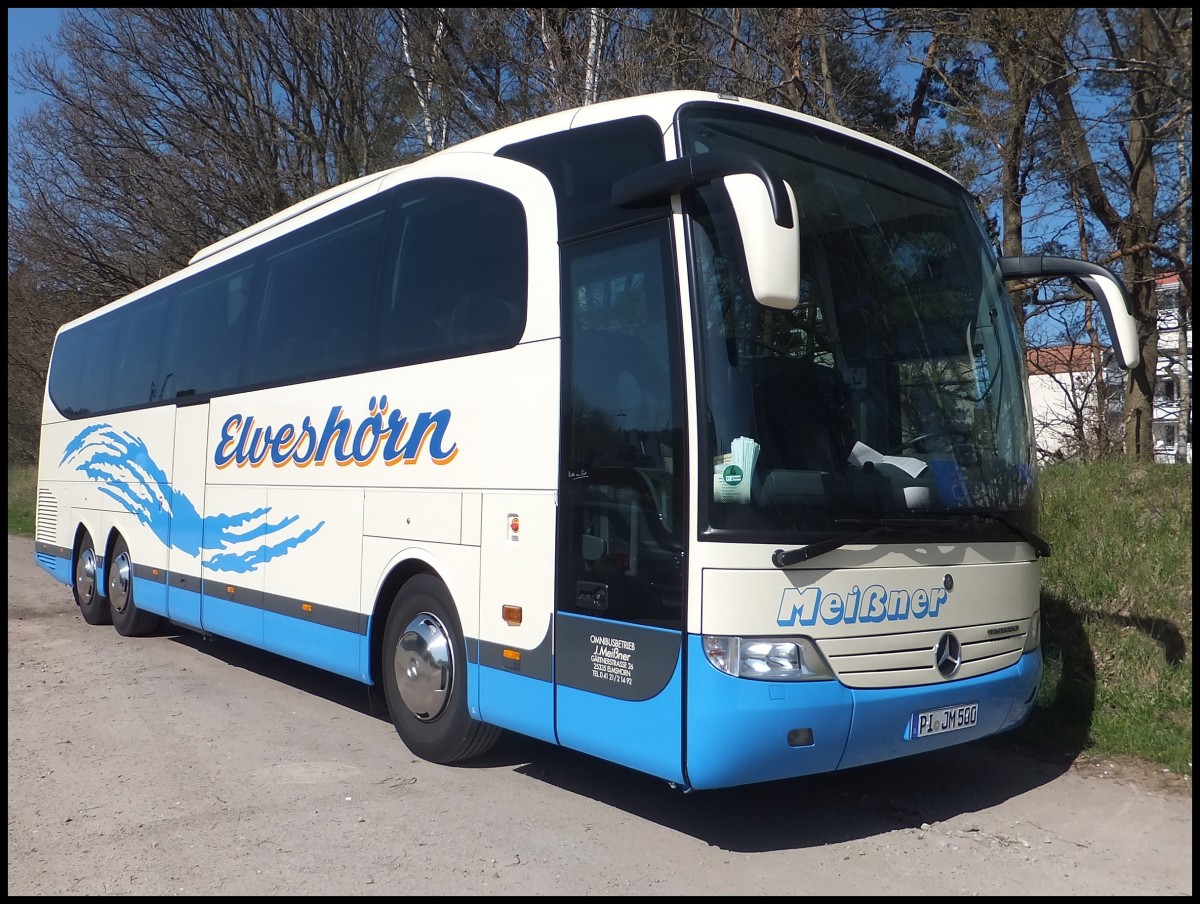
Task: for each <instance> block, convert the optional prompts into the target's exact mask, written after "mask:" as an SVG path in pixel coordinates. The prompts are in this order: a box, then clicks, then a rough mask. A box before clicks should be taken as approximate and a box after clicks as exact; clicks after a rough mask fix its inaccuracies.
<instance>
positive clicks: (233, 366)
mask: <svg viewBox="0 0 1200 904" xmlns="http://www.w3.org/2000/svg"><path fill="white" fill-rule="evenodd" d="M253 274H254V265H253V263H250V262H247V261H245V260H238V261H236V262H233V263H230V264H224V265H222V266H220V267H217V268H215V269H213V270H210V271H206V272H205V273H202V274H200V275H199V276H196V277H193V278H192V279H190V280H188V281H187V282H185V283H181V284H179V286H178V287H177V292H176V294H175V297H174V300H173V302H172V304H171V317H170V324H169V326H168V330H167V335H168V339H167V351H166V354H165V355H164V356H163V363H162V365H161V366H160V372H161V376H160V378H159V380H158V381H157V385H158V387H159V389H158V396H157V398H159V399H166V400H170V399H180V398H188V397H190V396H197V395H208V394H211V393H217V392H227V391H229V390H230V389H233V388H235V387H236V386H237V385H238V382H239V380H240V378H241V361H242V348H243V346H244V345H245V342H246V330H247V324H248V323H249V321H250V316H249V314H250V297H251V291H252V285H253Z"/></svg>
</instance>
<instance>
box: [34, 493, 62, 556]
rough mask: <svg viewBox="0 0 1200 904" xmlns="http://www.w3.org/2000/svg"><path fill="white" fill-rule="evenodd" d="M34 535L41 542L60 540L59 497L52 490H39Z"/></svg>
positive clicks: (52, 542) (51, 542)
mask: <svg viewBox="0 0 1200 904" xmlns="http://www.w3.org/2000/svg"><path fill="white" fill-rule="evenodd" d="M34 536H35V538H36V539H37V542H39V543H49V544H51V545H54V544H56V543H57V542H58V499H57V497H55V495H54V493H53V492H52V491H51V490H48V489H44V488H43V489H40V490H38V495H37V520H36V528H35V531H34Z"/></svg>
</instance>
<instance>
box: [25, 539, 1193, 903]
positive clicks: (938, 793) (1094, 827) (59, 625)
mask: <svg viewBox="0 0 1200 904" xmlns="http://www.w3.org/2000/svg"><path fill="white" fill-rule="evenodd" d="M8 554H9V560H8V575H9V590H8V893H9V895H10V896H11V895H38V896H46V895H208V894H220V895H272V896H274V895H319V894H329V895H383V894H405V895H410V896H411V895H462V894H470V895H518V894H522V895H537V896H543V895H546V896H548V895H561V894H567V895H600V894H607V895H639V896H641V895H676V894H684V895H723V896H731V895H735V896H742V895H789V896H790V895H815V894H823V895H875V896H878V895H909V894H919V895H923V896H939V895H1002V894H1007V895H1015V894H1020V895H1030V894H1038V895H1081V896H1082V895H1147V896H1149V895H1179V896H1190V895H1191V894H1192V791H1191V784H1190V781H1188V780H1186V779H1183V778H1180V777H1178V776H1171V775H1169V774H1164V773H1162V772H1161V771H1159V770H1156V769H1153V768H1148V767H1145V766H1138V765H1137V764H1118V763H1111V762H1107V761H1086V760H1077V761H1075V762H1074V763H1049V762H1044V761H1040V760H1036V759H1031V758H1028V757H1026V756H1023V755H1021V754H1018V753H1016V752H1014V751H1012V750H1011V749H1009V748H1008V747H1007V746H1006V745H1005V744H1004V743H1003V742H996V741H993V742H988V743H983V744H978V745H968V746H967V747H962V748H958V749H955V750H950V751H942V752H940V753H936V754H930V755H928V756H924V757H914V758H911V759H909V760H903V761H898V762H893V763H888V764H883V765H881V766H874V767H869V768H864V769H856V770H852V771H848V772H844V773H835V774H833V775H828V776H819V777H813V778H807V779H797V780H794V781H789V782H777V783H770V784H764V785H754V786H749V787H746V788H741V789H731V790H728V791H719V792H697V793H693V794H683V793H681V792H679V791H677V790H674V789H671V788H669V787H668V786H667V785H665V784H664V783H662V782H661V781H657V780H655V779H651V778H647V777H645V776H641V775H638V774H636V773H632V772H629V771H627V770H624V769H621V768H619V767H615V766H611V765H608V764H604V763H600V762H597V761H596V760H593V759H590V758H588V757H585V756H583V755H581V754H577V753H573V752H571V751H568V750H563V749H560V748H556V747H552V746H550V745H547V744H544V743H541V742H536V741H530V740H524V739H520V738H517V737H506V738H505V739H504V740H503V741H502V742H501V743H500V745H498V747H497V748H496V749H495V750H494V751H493V752H492V753H491V754H489V755H488V756H487V757H486V758H485V759H483V760H482V761H480V762H478V763H475V764H472V765H470V766H459V767H444V766H435V765H433V764H430V763H426V762H424V761H421V760H417V759H415V758H413V757H412V755H411V754H409V753H408V751H407V749H406V748H405V747H404V745H403V744H402V743H401V742H400V740H399V738H398V737H397V736H396V734H395V731H394V730H393V728H392V726H391V723H390V722H389V721H388V720H387V717H386V715H385V713H384V712H383V710H382V707H381V706H380V705H379V703H378V699H377V696H376V695H374V694H372V693H370V692H368V691H367V689H365V688H364V687H362V686H361V685H357V684H355V683H354V682H350V681H347V680H344V679H340V678H336V677H334V676H328V675H325V674H324V673H322V672H320V671H317V670H314V669H310V668H307V667H303V666H297V665H295V664H292V663H288V662H286V661H284V660H281V659H278V658H276V657H270V656H259V655H256V654H253V653H252V652H251V651H249V650H248V649H247V648H245V647H242V646H240V645H238V644H234V643H231V642H227V641H223V640H219V639H204V638H202V637H200V636H199V635H197V634H193V633H190V632H186V631H178V630H175V629H172V628H167V629H164V630H163V631H162V632H160V633H159V634H157V635H155V636H152V637H144V638H122V637H120V636H119V635H118V634H117V633H116V632H115V631H114V630H113V629H112V628H111V627H91V626H88V625H87V624H85V623H84V622H83V620H82V619H81V618H80V617H79V615H78V612H77V610H76V608H75V606H74V604H73V603H72V601H71V594H70V590H69V589H68V588H67V587H65V586H63V585H60V584H57V583H55V582H54V581H53V580H51V579H50V578H49V576H48V575H46V574H45V573H44V572H43V571H41V569H39V568H37V566H36V565H35V563H34V559H33V550H32V543H31V541H29V540H27V539H23V538H14V537H9V540H8Z"/></svg>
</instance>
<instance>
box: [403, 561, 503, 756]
mask: <svg viewBox="0 0 1200 904" xmlns="http://www.w3.org/2000/svg"><path fill="white" fill-rule="evenodd" d="M466 675H467V650H466V644H465V643H464V641H463V636H462V630H461V628H460V627H459V621H458V615H457V613H456V612H455V609H454V601H453V600H452V599H451V598H450V592H449V591H448V590H447V589H446V585H445V584H443V583H442V582H441V581H440V580H438V579H437V578H435V577H433V576H432V575H425V574H422V575H416V576H415V577H412V578H410V579H409V580H408V581H407V582H405V584H404V586H403V587H401V588H400V591H399V592H398V593H397V594H396V600H395V602H394V603H393V604H392V611H391V612H390V613H389V614H388V619H387V626H386V628H385V629H384V639H383V675H382V678H383V689H384V696H385V697H386V698H387V706H388V713H389V714H390V715H391V718H392V724H393V725H395V727H396V733H397V734H398V735H400V739H401V740H402V741H404V743H405V745H406V746H407V747H408V749H409V750H411V751H412V752H413V753H414V754H416V755H417V756H419V757H421V759H424V760H429V761H430V762H434V763H454V762H458V761H461V760H467V759H471V758H472V757H476V756H479V755H481V754H483V753H485V752H486V751H487V750H489V749H490V748H491V746H492V745H493V744H495V743H496V740H497V739H498V738H499V737H500V729H499V728H497V727H496V726H494V725H488V724H486V723H484V722H479V721H477V720H476V719H473V718H471V714H470V712H469V711H468V709H467V680H466Z"/></svg>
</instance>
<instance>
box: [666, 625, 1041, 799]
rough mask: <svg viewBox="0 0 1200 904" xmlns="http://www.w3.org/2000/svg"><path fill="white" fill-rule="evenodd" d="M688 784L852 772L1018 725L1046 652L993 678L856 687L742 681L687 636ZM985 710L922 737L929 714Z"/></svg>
mask: <svg viewBox="0 0 1200 904" xmlns="http://www.w3.org/2000/svg"><path fill="white" fill-rule="evenodd" d="M688 643H689V657H688V658H689V663H690V669H689V681H688V688H687V694H688V707H687V763H686V770H687V781H688V784H689V786H690V787H692V788H695V789H705V788H722V787H732V786H735V785H744V784H750V783H753V782H763V781H775V780H778V779H786V778H794V777H797V776H802V775H813V774H816V773H820V772H830V771H833V770H835V769H848V768H851V767H854V766H861V765H865V764H868V763H878V762H883V761H884V760H890V759H895V758H897V757H903V756H910V755H912V754H916V753H922V752H925V751H929V750H936V749H938V748H941V747H948V746H951V745H954V744H961V743H965V742H967V741H973V740H977V739H979V738H983V737H987V736H988V735H992V734H996V733H997V732H1001V731H1006V730H1008V729H1010V728H1014V727H1016V726H1017V725H1018V724H1020V723H1021V722H1022V721H1023V720H1024V719H1025V718H1026V717H1027V716H1028V714H1029V711H1030V710H1031V709H1032V707H1033V699H1034V697H1035V696H1036V694H1037V688H1038V683H1039V681H1040V680H1041V671H1042V665H1041V654H1040V653H1038V652H1033V653H1029V654H1026V655H1025V656H1024V657H1022V658H1021V660H1019V661H1018V662H1017V663H1016V664H1015V665H1013V666H1010V667H1009V668H1006V669H1002V670H1001V671H998V672H994V673H992V674H990V675H984V676H981V677H978V678H968V679H963V680H961V681H953V682H947V683H944V684H938V685H934V686H930V687H905V688H896V689H883V690H856V689H852V688H848V687H845V686H843V685H842V684H840V683H839V682H837V681H809V682H771V681H753V680H748V679H742V678H733V677H731V676H729V675H726V674H724V673H722V672H719V671H717V670H716V669H715V668H713V667H712V666H711V665H709V663H708V661H707V660H706V659H705V657H704V653H703V651H702V650H701V647H700V640H699V638H698V637H695V636H691V637H689V638H688ZM970 703H975V704H978V721H977V723H976V724H975V725H974V726H973V727H971V728H965V729H961V730H958V731H950V732H944V733H940V734H935V735H931V736H929V737H923V738H917V737H915V733H914V731H913V728H912V725H913V717H914V715H915V714H917V713H920V712H926V711H929V710H936V709H940V708H943V707H953V706H958V705H960V704H970Z"/></svg>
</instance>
